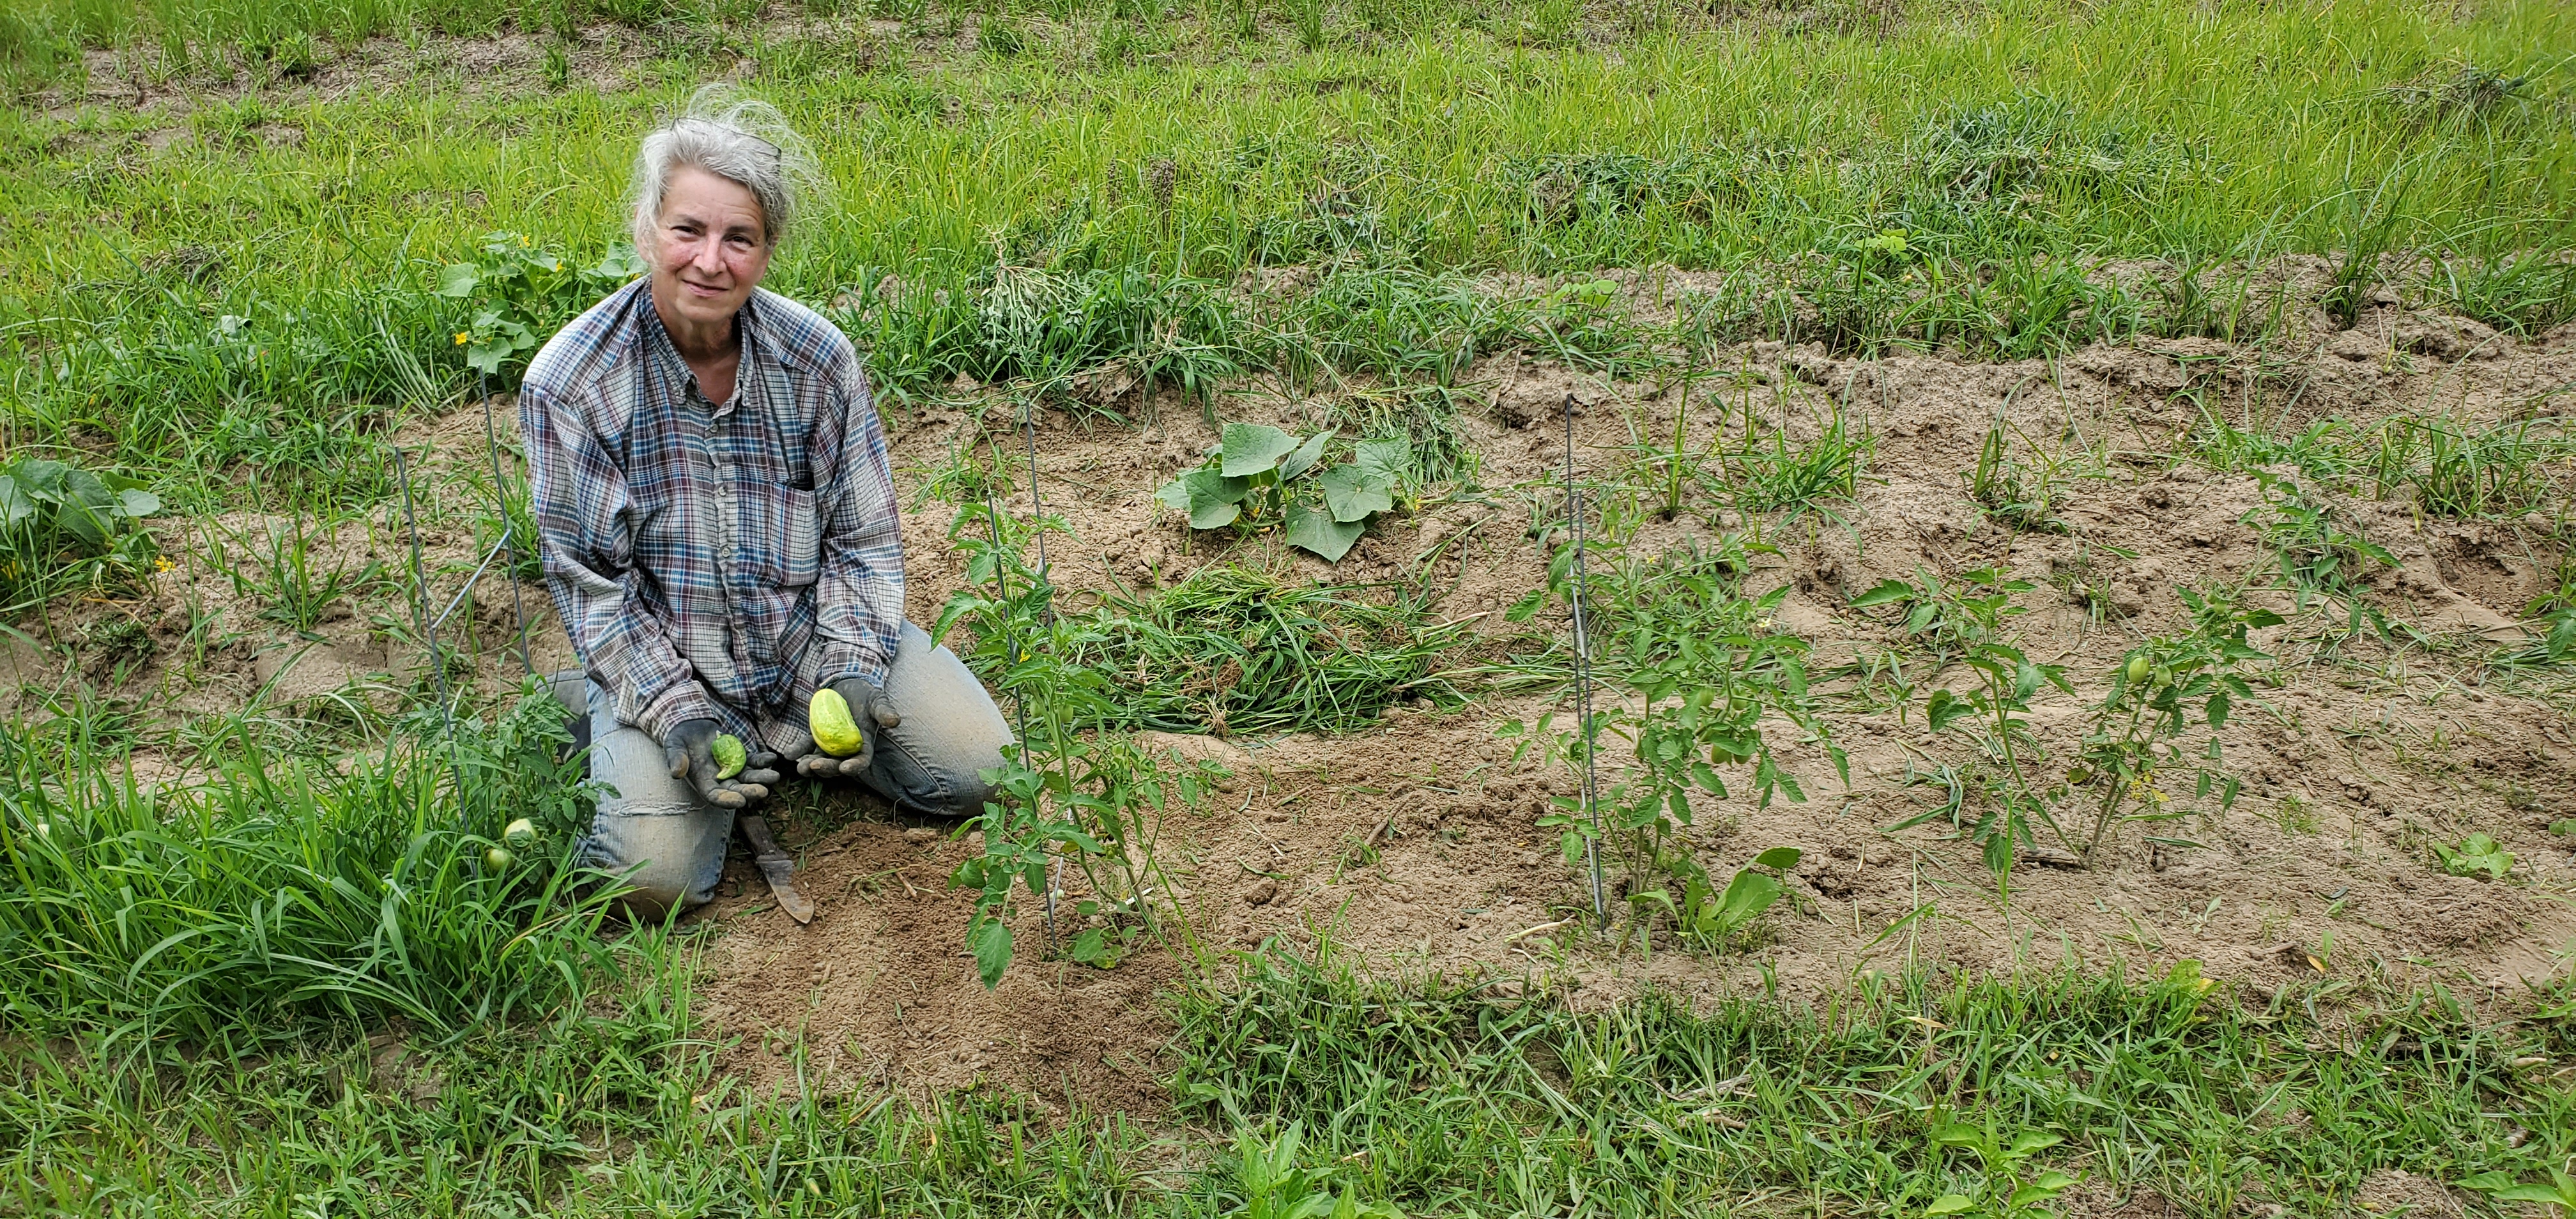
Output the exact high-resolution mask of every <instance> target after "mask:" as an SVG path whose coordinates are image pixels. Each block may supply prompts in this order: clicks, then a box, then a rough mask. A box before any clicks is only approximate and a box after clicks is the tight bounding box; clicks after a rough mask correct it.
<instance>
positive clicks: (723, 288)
mask: <svg viewBox="0 0 2576 1219" xmlns="http://www.w3.org/2000/svg"><path fill="white" fill-rule="evenodd" d="M763 230H764V226H763V225H762V224H761V217H760V201H759V200H758V199H757V198H755V197H753V195H752V193H751V190H750V189H749V188H748V187H745V186H744V185H743V184H742V183H740V182H736V181H734V180H732V179H730V178H723V177H718V176H717V175H715V174H711V173H708V172H707V171H705V170H703V169H699V168H698V167H696V166H694V165H682V166H679V167H677V168H674V169H673V170H672V171H671V179H670V181H669V182H668V183H666V184H665V185H664V186H663V188H662V213H661V215H659V216H657V217H655V218H654V221H653V245H652V261H653V303H654V305H655V306H656V307H658V308H659V309H660V310H661V312H662V315H663V317H664V319H665V320H666V322H670V323H672V329H674V330H680V329H687V330H704V329H708V328H730V327H731V325H732V322H733V315H734V314H735V312H736V311H738V310H740V309H741V308H742V303H743V302H744V301H746V300H749V299H751V290H752V289H753V288H754V287H756V286H758V285H759V283H760V277H761V276H762V275H765V274H767V273H768V271H769V254H770V245H769V240H768V237H767V236H766V234H765V233H764V231H763Z"/></svg>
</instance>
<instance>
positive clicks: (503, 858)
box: [483, 847, 519, 872]
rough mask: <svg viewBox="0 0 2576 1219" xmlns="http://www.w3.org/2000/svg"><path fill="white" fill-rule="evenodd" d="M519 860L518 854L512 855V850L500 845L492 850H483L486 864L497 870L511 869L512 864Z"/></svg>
mask: <svg viewBox="0 0 2576 1219" xmlns="http://www.w3.org/2000/svg"><path fill="white" fill-rule="evenodd" d="M518 861H519V857H518V856H516V855H512V854H511V853H510V852H508V851H507V850H504V849H502V848H500V847H494V848H492V849H491V850H488V851H485V852H483V862H484V864H485V865H486V866H488V867H490V868H491V869H492V870H493V871H495V872H507V871H509V870H510V865H511V864H514V863H517V862H518Z"/></svg>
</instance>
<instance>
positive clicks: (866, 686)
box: [796, 677, 903, 779]
mask: <svg viewBox="0 0 2576 1219" xmlns="http://www.w3.org/2000/svg"><path fill="white" fill-rule="evenodd" d="M832 691H833V692H834V693H836V694H839V695H840V696H841V698H842V700H843V701H845V702H847V703H849V704H850V722H852V723H854V724H857V725H858V726H859V751H858V752H857V753H854V754H851V755H850V756H848V757H846V758H836V757H833V756H832V755H830V754H827V753H824V752H823V751H822V750H821V749H819V748H816V747H814V746H812V745H808V746H807V747H806V748H807V752H806V753H805V754H804V756H802V757H799V758H797V759H796V773H798V774H800V775H803V776H805V777H806V778H808V779H832V778H843V779H855V778H858V777H859V776H861V775H864V774H866V773H868V766H869V765H870V764H871V763H872V762H874V761H875V760H876V755H877V734H878V733H880V732H883V731H884V730H886V729H888V728H892V727H894V726H895V725H897V724H900V723H902V722H903V717H902V716H901V715H898V714H896V713H895V709H894V704H892V703H889V702H887V701H886V696H885V691H883V690H880V689H878V688H877V687H876V683H874V682H871V681H869V680H867V679H866V678H862V677H844V678H842V679H841V680H839V681H836V682H833V683H832ZM806 739H807V740H809V741H810V740H812V738H811V737H808V738H806Z"/></svg>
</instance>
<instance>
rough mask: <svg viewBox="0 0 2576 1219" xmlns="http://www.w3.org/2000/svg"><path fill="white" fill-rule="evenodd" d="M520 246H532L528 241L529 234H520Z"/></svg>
mask: <svg viewBox="0 0 2576 1219" xmlns="http://www.w3.org/2000/svg"><path fill="white" fill-rule="evenodd" d="M519 244H520V245H523V246H524V245H528V244H530V243H529V241H528V235H527V234H525V233H521V234H519Z"/></svg>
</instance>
